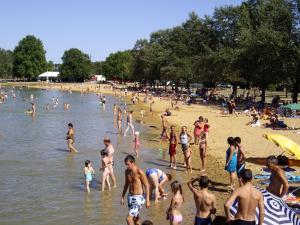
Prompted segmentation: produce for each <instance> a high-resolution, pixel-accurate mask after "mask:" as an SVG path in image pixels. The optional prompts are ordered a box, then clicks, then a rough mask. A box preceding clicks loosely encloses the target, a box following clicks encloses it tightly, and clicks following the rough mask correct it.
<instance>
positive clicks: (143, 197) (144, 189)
mask: <svg viewBox="0 0 300 225" xmlns="http://www.w3.org/2000/svg"><path fill="white" fill-rule="evenodd" d="M134 101H137V100H134ZM153 102H154V101H151V104H152V105H153V104H154V103H153ZM134 104H136V103H134ZM151 104H150V110H149V112H150V114H151V113H152V112H153V108H152V107H151ZM124 111H125V110H122V109H121V108H120V107H119V106H117V105H114V107H113V112H114V117H115V120H116V121H117V124H118V126H117V129H118V133H119V134H123V135H124V136H126V135H127V132H128V131H129V130H130V129H131V134H132V135H133V137H134V142H135V145H134V146H135V147H134V153H135V156H136V157H138V156H139V154H138V151H137V150H136V149H137V148H140V147H141V145H140V141H139V137H138V136H139V133H137V132H135V131H134V125H133V111H129V112H127V111H125V113H126V114H127V119H126V123H127V128H126V130H125V132H124V133H123V131H122V117H123V114H125V113H124ZM141 115H143V116H144V112H143V113H141ZM165 116H166V115H165V114H164V113H162V114H161V121H162V133H161V137H160V138H161V140H162V141H165V142H168V143H169V155H170V165H169V167H170V168H172V169H175V170H176V169H177V161H176V153H177V146H178V145H179V146H180V147H181V150H182V154H183V158H184V167H185V171H186V172H187V173H192V165H191V155H192V151H191V149H190V148H191V146H190V145H191V142H192V141H193V144H194V145H198V146H199V156H200V160H201V164H202V167H201V171H200V173H199V176H197V177H196V178H191V179H190V180H189V181H188V182H187V183H186V184H185V183H180V182H179V181H177V180H175V181H172V176H171V174H168V173H165V172H164V171H162V170H161V169H159V168H148V169H147V170H146V171H143V170H142V169H140V168H139V167H138V165H136V161H135V157H134V156H133V155H131V154H129V155H127V156H126V157H125V159H124V163H125V166H126V170H125V184H124V187H123V192H122V195H121V205H124V204H125V196H126V193H128V195H127V203H128V208H129V212H128V215H127V218H126V222H127V224H129V225H132V224H141V222H140V218H139V212H140V210H141V209H142V206H143V205H146V208H148V207H150V205H151V200H152V199H153V200H154V203H157V202H159V201H160V200H162V199H166V196H167V194H166V192H165V190H164V185H165V184H166V183H167V182H171V183H170V189H171V193H172V196H171V201H170V206H169V207H168V208H167V210H166V219H167V220H168V221H169V223H170V224H171V225H177V224H184V218H183V215H182V212H181V207H182V205H183V204H185V202H184V194H183V188H182V186H183V185H187V186H188V188H189V190H190V191H191V193H192V195H193V196H194V201H195V207H196V214H195V219H194V224H195V225H210V224H214V223H213V221H212V217H211V215H213V214H215V213H216V204H217V201H218V199H217V198H216V196H215V195H214V194H213V193H211V192H210V191H209V190H208V187H209V183H210V179H209V178H208V176H207V175H206V174H207V173H206V171H205V165H206V163H205V157H206V151H207V145H208V140H209V128H210V125H209V124H208V119H207V118H203V117H202V116H199V118H198V119H197V120H196V121H195V122H194V124H193V126H194V134H193V136H192V135H191V134H190V133H189V132H188V131H187V127H186V126H182V128H181V132H180V133H179V134H177V133H176V129H175V126H174V125H171V126H169V124H168V122H167V120H166V118H165ZM169 129H170V132H168V130H169ZM227 142H228V149H227V150H226V163H225V170H226V171H227V172H228V174H229V182H230V192H231V195H230V197H229V198H228V200H227V201H226V202H225V204H224V213H225V216H226V218H227V221H228V222H229V223H230V224H237V225H245V224H246V225H252V224H253V225H254V224H259V225H261V224H263V219H264V202H263V196H262V193H261V192H260V191H259V190H257V189H256V188H254V186H253V185H252V179H253V175H252V171H251V170H249V169H247V168H246V165H245V159H246V154H245V149H244V146H242V144H241V138H240V137H235V138H234V137H228V139H227ZM104 143H105V145H106V148H105V149H103V150H102V151H101V156H102V168H101V170H102V171H103V175H102V179H101V180H102V190H104V189H105V184H107V185H108V189H110V182H109V179H112V180H113V183H114V185H116V181H115V177H114V175H113V160H112V157H113V151H111V150H110V151H109V150H108V149H113V147H112V144H111V143H110V140H109V139H108V138H106V139H105V140H104ZM109 152H110V153H109ZM266 165H267V167H268V168H269V169H270V170H271V177H270V184H269V186H268V188H267V190H268V191H269V192H270V193H272V194H274V195H276V196H279V197H284V196H285V195H286V194H287V191H288V182H287V179H286V177H285V175H284V172H283V170H282V169H281V168H280V167H279V166H278V160H277V158H276V157H275V156H270V157H268V158H267V159H266ZM92 173H93V169H92V168H91V165H90V162H89V161H87V162H85V176H86V189H87V191H89V187H88V185H89V182H90V179H91V176H90V174H92ZM237 183H238V184H237ZM153 192H154V197H153V198H152V194H153ZM234 201H238V206H239V207H238V212H237V213H236V215H235V216H234V217H233V216H232V215H231V213H230V206H231V205H232V204H233V202H234ZM256 208H258V209H259V217H258V223H256V222H255V216H256ZM142 224H145V225H147V224H152V222H151V221H150V220H145V221H144V222H143V223H142Z"/></svg>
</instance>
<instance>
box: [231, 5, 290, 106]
mask: <svg viewBox="0 0 300 225" xmlns="http://www.w3.org/2000/svg"><path fill="white" fill-rule="evenodd" d="M242 14H243V15H242V19H241V26H242V29H241V33H240V35H239V37H238V42H239V43H238V44H239V48H238V49H237V54H236V60H235V63H236V64H235V66H236V68H237V69H238V71H239V72H240V73H241V75H242V76H243V77H244V78H245V79H246V80H248V81H250V82H252V83H253V84H254V85H256V86H258V87H260V88H261V90H262V102H265V93H266V89H267V88H268V85H270V84H276V83H277V82H280V81H281V80H283V79H284V77H286V76H287V75H288V71H287V69H286V68H287V64H288V63H289V59H288V57H287V55H286V52H287V49H288V47H287V46H289V45H290V44H291V39H290V34H291V30H292V15H291V6H290V4H289V3H288V2H287V1H284V0H269V1H248V2H247V3H245V4H243V6H242Z"/></svg>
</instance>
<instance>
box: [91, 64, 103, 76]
mask: <svg viewBox="0 0 300 225" xmlns="http://www.w3.org/2000/svg"><path fill="white" fill-rule="evenodd" d="M103 65H104V62H93V63H92V73H93V74H99V75H102V73H103V71H102V68H103Z"/></svg>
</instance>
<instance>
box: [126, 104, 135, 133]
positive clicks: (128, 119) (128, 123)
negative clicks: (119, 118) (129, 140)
mask: <svg viewBox="0 0 300 225" xmlns="http://www.w3.org/2000/svg"><path fill="white" fill-rule="evenodd" d="M132 114H133V111H132V110H131V111H129V113H128V115H127V128H126V130H125V132H124V136H126V134H127V132H128V130H129V128H131V132H132V135H134V126H133V124H132Z"/></svg>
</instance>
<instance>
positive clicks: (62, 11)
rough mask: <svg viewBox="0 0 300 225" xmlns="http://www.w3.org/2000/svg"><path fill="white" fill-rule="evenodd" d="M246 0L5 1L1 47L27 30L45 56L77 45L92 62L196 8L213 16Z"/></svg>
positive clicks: (7, 46)
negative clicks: (218, 9)
mask: <svg viewBox="0 0 300 225" xmlns="http://www.w3.org/2000/svg"><path fill="white" fill-rule="evenodd" d="M241 2H242V0H106V1H105V0H3V1H1V13H0V27H1V35H0V48H4V49H11V50H13V49H14V47H15V46H16V45H17V44H18V42H19V41H20V40H21V39H22V38H23V37H25V36H26V35H28V34H33V35H35V36H36V37H38V38H40V39H41V40H42V42H43V44H44V47H45V50H46V51H47V53H46V57H47V60H52V61H54V62H55V63H60V62H61V56H62V55H63V52H64V51H65V50H67V49H69V48H79V49H80V50H82V51H84V52H85V53H87V54H89V55H91V57H92V61H99V60H104V59H105V58H106V57H107V56H108V55H109V54H110V53H112V52H116V51H118V50H125V49H131V48H132V47H133V46H134V44H135V42H136V40H138V39H141V38H149V35H150V33H151V32H153V31H157V30H160V29H165V28H171V27H174V26H176V25H180V24H181V23H182V22H184V21H185V20H186V19H187V18H188V14H189V13H190V12H192V11H194V12H196V13H197V14H198V15H199V16H200V17H203V16H204V15H212V13H213V10H214V8H215V7H219V6H223V5H237V4H240V3H241Z"/></svg>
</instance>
